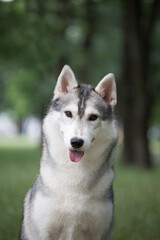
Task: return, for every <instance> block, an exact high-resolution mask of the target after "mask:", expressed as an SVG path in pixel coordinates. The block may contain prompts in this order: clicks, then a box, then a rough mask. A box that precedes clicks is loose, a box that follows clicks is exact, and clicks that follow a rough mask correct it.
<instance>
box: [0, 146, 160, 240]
mask: <svg viewBox="0 0 160 240" xmlns="http://www.w3.org/2000/svg"><path fill="white" fill-rule="evenodd" d="M39 159H40V150H39V149H38V148H36V147H31V146H29V145H27V144H26V145H25V142H24V143H22V144H21V146H20V147H18V146H17V144H16V143H15V145H14V146H12V147H6V145H4V144H3V146H2V145H1V144H0V240H17V239H18V233H19V228H20V221H21V215H22V205H23V199H24V195H25V193H26V191H27V190H28V188H29V187H30V186H31V184H32V182H33V181H34V178H35V176H36V174H37V172H38V168H39ZM115 171H116V178H115V182H114V193H115V194H114V195H115V221H114V232H113V237H112V240H160V187H159V183H160V181H159V180H160V166H156V167H154V168H153V169H152V170H151V171H144V170H139V169H132V168H123V167H119V166H116V167H115Z"/></svg>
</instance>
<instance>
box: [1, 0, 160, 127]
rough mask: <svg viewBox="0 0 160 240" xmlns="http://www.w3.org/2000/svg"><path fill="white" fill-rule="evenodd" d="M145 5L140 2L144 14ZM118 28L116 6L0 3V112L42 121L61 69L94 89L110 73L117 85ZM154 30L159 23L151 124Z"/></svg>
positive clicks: (87, 1)
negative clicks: (32, 116) (66, 68)
mask: <svg viewBox="0 0 160 240" xmlns="http://www.w3.org/2000/svg"><path fill="white" fill-rule="evenodd" d="M149 4H150V1H144V4H143V8H144V9H143V10H144V11H146V9H148V8H147V7H148V5H149ZM144 24H145V22H144ZM123 25H124V22H123V1H120V0H114V1H111V0H109V1H105V0H98V1H94V0H72V1H71V0H66V1H65V0H62V1H58V0H54V1H51V0H47V1H43V0H39V1H36V0H32V1H27V0H14V1H12V2H0V32H1V37H0V88H1V95H0V110H1V111H4V110H5V111H6V110H12V111H15V112H16V114H17V117H19V118H22V117H25V116H26V115H28V114H33V113H34V114H37V115H38V116H40V117H42V116H43V114H44V112H45V111H46V109H47V105H48V103H49V101H50V99H51V96H52V92H53V90H52V89H53V87H54V85H55V82H56V79H57V77H58V74H59V72H60V69H61V67H62V66H63V65H64V64H66V63H67V64H69V65H70V66H71V67H72V68H73V70H74V71H75V73H76V75H77V76H78V79H79V80H80V81H82V82H83V81H85V82H90V83H91V84H94V85H96V84H97V82H98V81H99V80H100V79H101V78H102V77H103V76H104V75H105V74H106V73H108V72H114V74H115V76H116V79H117V82H119V80H120V78H121V72H122V70H121V69H122V64H121V63H122V61H123V59H122V51H123V44H124V43H123V41H124V36H123V35H124V33H123V31H124V29H123ZM159 26H160V18H158V19H157V22H156V28H155V32H154V42H153V51H152V55H151V68H152V69H151V71H150V72H151V73H150V75H151V78H152V81H150V85H149V86H148V87H149V88H151V91H154V92H155V95H156V98H155V99H156V101H155V105H154V109H153V114H152V115H153V118H152V122H154V123H156V122H158V121H159V120H160V115H159V114H156V111H157V109H159V107H158V106H159V101H160V99H159V94H158V87H159V77H160V70H159V67H158V66H159V62H160V57H159V56H160V52H159V51H160V48H159V42H160V30H159V29H160V28H159ZM153 74H154V77H152V76H153ZM120 87H121V88H122V87H123V86H120Z"/></svg>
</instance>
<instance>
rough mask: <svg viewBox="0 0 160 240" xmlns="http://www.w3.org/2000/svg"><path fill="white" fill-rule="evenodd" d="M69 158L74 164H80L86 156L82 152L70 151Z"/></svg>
mask: <svg viewBox="0 0 160 240" xmlns="http://www.w3.org/2000/svg"><path fill="white" fill-rule="evenodd" d="M68 152H69V158H70V160H71V161H72V162H79V161H80V160H81V158H82V157H83V155H84V152H82V151H75V150H68Z"/></svg>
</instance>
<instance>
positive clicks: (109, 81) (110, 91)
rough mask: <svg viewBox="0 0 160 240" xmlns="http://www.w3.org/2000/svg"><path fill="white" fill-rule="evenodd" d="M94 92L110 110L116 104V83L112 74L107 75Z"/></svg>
mask: <svg viewBox="0 0 160 240" xmlns="http://www.w3.org/2000/svg"><path fill="white" fill-rule="evenodd" d="M95 90H96V92H97V93H98V94H99V95H100V96H101V97H102V98H103V99H104V100H105V101H106V102H107V104H108V105H110V106H111V107H112V108H113V107H114V106H115V105H116V103H117V93H116V83H115V78H114V75H113V74H112V73H109V74H107V75H106V76H105V77H104V78H103V79H102V80H101V81H100V82H99V84H98V85H97V87H96V88H95Z"/></svg>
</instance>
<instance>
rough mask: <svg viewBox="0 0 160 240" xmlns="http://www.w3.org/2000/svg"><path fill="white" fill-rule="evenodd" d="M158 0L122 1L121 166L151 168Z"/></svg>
mask: <svg viewBox="0 0 160 240" xmlns="http://www.w3.org/2000/svg"><path fill="white" fill-rule="evenodd" d="M157 9H158V0H154V1H146V2H144V1H142V0H141V1H139V0H130V1H127V0H125V1H124V32H125V35H124V59H123V80H122V81H123V82H122V84H123V89H122V91H123V94H122V97H123V123H124V162H125V163H131V164H137V165H140V166H143V167H147V168H149V167H151V158H150V154H149V146H148V140H147V130H148V128H149V123H150V119H151V110H152V107H153V104H154V97H155V96H154V91H152V89H151V88H150V86H151V85H150V82H151V81H154V78H155V77H154V75H153V76H152V77H150V76H151V75H150V71H151V62H150V59H151V50H152V41H153V36H154V33H153V30H154V26H155V22H156V21H155V20H156V14H157Z"/></svg>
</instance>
